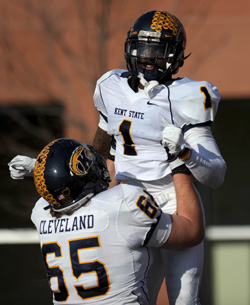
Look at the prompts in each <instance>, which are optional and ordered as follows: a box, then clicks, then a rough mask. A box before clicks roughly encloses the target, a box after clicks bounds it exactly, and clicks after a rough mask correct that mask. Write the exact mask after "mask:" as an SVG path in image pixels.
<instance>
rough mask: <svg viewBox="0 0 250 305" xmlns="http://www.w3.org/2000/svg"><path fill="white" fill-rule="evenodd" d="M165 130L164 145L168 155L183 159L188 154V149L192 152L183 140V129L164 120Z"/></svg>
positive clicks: (163, 135)
mask: <svg viewBox="0 0 250 305" xmlns="http://www.w3.org/2000/svg"><path fill="white" fill-rule="evenodd" d="M164 125H165V128H164V129H163V131H162V145H163V147H164V148H165V149H166V151H167V152H168V154H171V155H174V156H177V157H181V156H182V155H183V154H184V153H186V151H187V149H188V150H189V151H190V148H189V145H188V144H187V143H186V142H185V140H184V138H183V133H182V130H181V128H179V127H176V126H174V125H172V124H170V123H168V122H167V121H166V120H165V119H164Z"/></svg>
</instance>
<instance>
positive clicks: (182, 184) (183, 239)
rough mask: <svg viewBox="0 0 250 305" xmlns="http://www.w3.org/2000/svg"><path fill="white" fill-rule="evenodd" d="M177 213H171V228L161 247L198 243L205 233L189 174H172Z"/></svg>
mask: <svg viewBox="0 0 250 305" xmlns="http://www.w3.org/2000/svg"><path fill="white" fill-rule="evenodd" d="M173 179H174V184H175V190H176V199H177V215H171V218H172V229H171V233H170V236H169V238H168V240H167V241H166V242H165V244H164V245H163V246H162V247H164V248H165V247H168V248H182V247H192V246H195V245H197V244H199V243H200V242H201V241H202V240H203V238H204V234H205V229H204V220H203V212H202V207H201V203H200V201H199V197H198V195H197V192H196V190H195V188H194V185H193V183H192V178H191V176H190V175H186V174H179V173H178V174H175V175H174V176H173Z"/></svg>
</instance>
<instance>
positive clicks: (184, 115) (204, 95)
mask: <svg viewBox="0 0 250 305" xmlns="http://www.w3.org/2000/svg"><path fill="white" fill-rule="evenodd" d="M169 89H170V90H169V91H170V103H171V110H172V114H173V123H174V124H175V125H176V126H179V127H183V126H184V125H189V124H192V125H195V124H200V123H206V122H212V121H213V120H214V118H215V115H216V113H217V110H218V105H219V102H220V94H219V92H218V89H217V88H216V87H215V86H214V85H212V84H211V83H210V82H207V81H195V80H192V79H190V78H187V77H185V78H182V79H177V80H176V81H174V82H173V83H172V84H171V85H170V86H169Z"/></svg>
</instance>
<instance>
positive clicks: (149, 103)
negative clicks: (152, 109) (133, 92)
mask: <svg viewBox="0 0 250 305" xmlns="http://www.w3.org/2000/svg"><path fill="white" fill-rule="evenodd" d="M147 104H148V105H156V104H154V103H151V102H150V101H147ZM156 106H157V105H156Z"/></svg>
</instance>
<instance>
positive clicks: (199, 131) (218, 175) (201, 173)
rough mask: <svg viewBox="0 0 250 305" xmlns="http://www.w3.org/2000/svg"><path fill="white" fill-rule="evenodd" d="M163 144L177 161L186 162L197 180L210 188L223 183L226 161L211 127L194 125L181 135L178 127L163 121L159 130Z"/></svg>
mask: <svg viewBox="0 0 250 305" xmlns="http://www.w3.org/2000/svg"><path fill="white" fill-rule="evenodd" d="M162 145H163V146H164V147H165V148H166V149H167V150H168V152H169V153H171V154H173V155H175V156H177V157H178V159H179V161H180V164H185V166H186V167H187V168H188V169H189V170H190V172H191V173H192V175H193V176H194V177H195V178H196V180H198V181H199V182H200V183H202V184H205V185H207V186H209V187H212V188H217V187H219V186H220V185H221V184H222V183H223V181H224V177H225V173H226V163H225V161H224V159H223V158H222V156H221V154H220V151H219V148H218V146H217V144H216V142H215V140H214V138H213V135H212V132H211V128H210V127H208V126H207V127H193V128H190V129H189V130H188V131H187V132H186V133H185V134H184V135H183V132H182V130H181V129H180V128H178V127H176V126H174V125H171V124H168V123H166V126H165V128H164V130H163V132H162ZM182 162H183V163H182ZM175 163H176V162H175ZM170 167H171V163H170Z"/></svg>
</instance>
